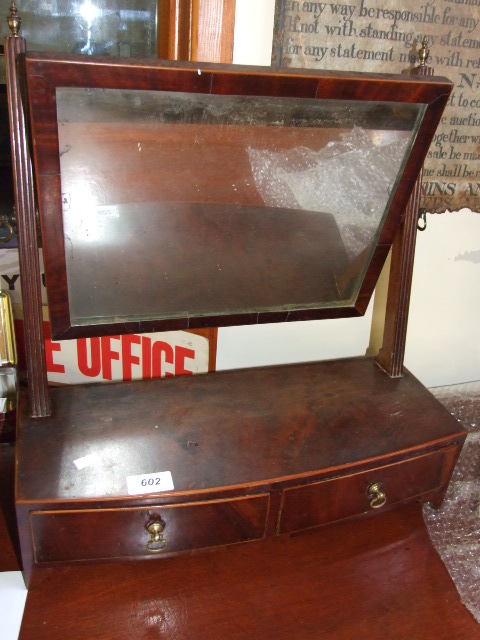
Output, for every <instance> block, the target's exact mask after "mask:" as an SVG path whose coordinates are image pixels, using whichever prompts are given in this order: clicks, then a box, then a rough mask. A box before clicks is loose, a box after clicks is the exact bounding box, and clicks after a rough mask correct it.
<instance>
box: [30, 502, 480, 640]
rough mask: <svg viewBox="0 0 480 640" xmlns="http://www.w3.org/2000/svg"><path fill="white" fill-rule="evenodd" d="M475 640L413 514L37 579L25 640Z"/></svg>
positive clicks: (478, 631)
mask: <svg viewBox="0 0 480 640" xmlns="http://www.w3.org/2000/svg"><path fill="white" fill-rule="evenodd" d="M66 637H68V638H69V640H85V638H88V639H89V640H124V639H125V640H132V639H134V638H142V639H156V638H162V639H164V640H170V639H171V640H173V639H175V640H180V639H182V640H200V639H201V640H205V639H207V638H208V640H226V639H228V640H247V639H249V640H252V639H255V640H264V639H272V640H273V639H275V640H314V639H315V640H323V639H325V640H327V639H328V640H332V639H334V640H352V639H353V638H360V639H364V640H384V639H385V638H386V637H389V638H392V639H394V640H453V639H455V640H475V639H478V638H480V626H479V625H478V624H477V623H476V622H475V621H474V619H473V617H472V616H471V615H470V614H469V613H468V612H467V610H466V609H465V608H464V607H463V605H462V604H461V603H460V600H459V598H458V595H457V593H456V591H455V587H454V585H453V583H452V582H451V580H450V578H449V576H448V575H447V572H446V570H445V567H444V565H443V564H442V562H441V560H440V558H439V557H438V556H437V554H436V552H435V551H434V550H433V547H432V545H431V543H430V540H429V538H428V534H427V531H426V529H425V527H424V525H423V521H422V516H421V510H420V508H419V507H418V506H410V507H407V508H403V509H400V510H397V511H394V512H393V511H392V512H389V513H385V514H383V515H381V516H379V517H378V518H374V519H367V520H364V521H362V522H355V523H348V524H344V525H340V526H334V527H327V528H326V529H323V530H320V531H318V532H316V533H309V534H302V535H299V536H296V537H292V538H277V539H272V540H270V541H268V542H267V543H265V542H262V543H257V542H253V543H250V544H248V545H243V546H240V547H235V548H230V549H228V550H227V551H223V552H217V553H211V554H207V555H202V556H195V557H188V558H175V559H171V560H166V561H165V562H164V563H162V566H161V570H159V569H158V564H157V563H147V564H146V565H145V564H141V565H140V564H138V563H136V564H135V563H132V564H112V565H103V566H102V565H97V566H87V567H75V568H62V569H48V570H41V571H39V572H38V573H37V574H36V575H34V579H33V581H32V585H31V588H30V591H29V595H28V599H27V604H26V610H25V615H24V620H23V624H22V629H21V632H20V640H31V639H32V638H35V639H36V640H57V639H63V638H66Z"/></svg>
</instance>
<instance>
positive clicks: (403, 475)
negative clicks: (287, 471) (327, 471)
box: [279, 446, 458, 533]
mask: <svg viewBox="0 0 480 640" xmlns="http://www.w3.org/2000/svg"><path fill="white" fill-rule="evenodd" d="M457 455H458V447H456V446H450V447H445V448H444V449H441V450H439V451H436V452H433V453H429V454H425V455H422V456H418V457H415V458H411V459H409V460H404V461H402V462H398V463H396V464H391V465H386V466H382V467H377V468H375V469H370V470H368V471H362V472H360V473H356V474H352V475H347V476H342V477H340V478H334V479H332V480H324V481H322V482H316V483H314V484H310V485H303V486H301V487H293V488H291V489H286V490H285V491H284V500H283V507H282V513H281V517H280V522H279V533H291V532H293V531H301V530H302V529H308V528H310V527H317V526H320V525H323V524H327V523H329V522H335V521H337V520H342V519H344V518H349V517H352V516H356V515H360V514H362V513H366V512H368V511H375V510H379V509H382V508H386V507H388V506H389V505H393V504H395V503H398V502H404V501H407V500H411V499H414V498H418V497H420V496H422V495H424V494H428V493H430V492H434V491H435V490H438V491H439V490H441V489H442V488H444V487H445V485H446V483H447V481H448V478H449V475H450V473H451V471H452V469H453V466H454V464H455V461H456V458H457Z"/></svg>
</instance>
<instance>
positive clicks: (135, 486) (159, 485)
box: [127, 471, 174, 496]
mask: <svg viewBox="0 0 480 640" xmlns="http://www.w3.org/2000/svg"><path fill="white" fill-rule="evenodd" d="M127 489H128V495H129V496H138V495H141V494H142V493H160V492H162V491H173V489H174V487H173V479H172V474H171V473H170V471H159V472H158V473H144V474H142V475H139V476H127Z"/></svg>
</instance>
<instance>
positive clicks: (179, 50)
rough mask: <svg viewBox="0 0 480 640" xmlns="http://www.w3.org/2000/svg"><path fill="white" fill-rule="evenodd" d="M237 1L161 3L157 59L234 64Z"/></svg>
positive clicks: (168, 0) (174, 0)
mask: <svg viewBox="0 0 480 640" xmlns="http://www.w3.org/2000/svg"><path fill="white" fill-rule="evenodd" d="M235 6H236V0H158V57H159V58H161V59H168V60H192V61H196V62H200V61H201V62H223V63H231V62H232V61H233V37H234V26H235Z"/></svg>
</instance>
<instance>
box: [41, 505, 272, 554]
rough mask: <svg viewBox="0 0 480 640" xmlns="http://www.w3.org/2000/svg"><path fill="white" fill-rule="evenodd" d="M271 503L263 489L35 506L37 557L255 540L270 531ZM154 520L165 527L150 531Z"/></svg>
mask: <svg viewBox="0 0 480 640" xmlns="http://www.w3.org/2000/svg"><path fill="white" fill-rule="evenodd" d="M268 504H269V496H268V495H267V494H261V495H257V496H251V497H247V498H236V499H230V500H215V501H209V502H198V503H188V504H181V505H168V506H159V507H151V506H150V507H141V506H135V507H128V508H125V509H85V510H69V511H34V512H32V513H31V527H32V536H33V546H34V554H35V561H36V562H37V563H41V562H57V561H74V560H92V559H108V558H125V557H131V556H150V555H151V556H153V555H157V556H158V555H162V553H165V552H166V553H169V552H176V551H178V552H179V551H185V550H189V549H201V548H205V547H213V546H217V545H226V544H233V543H236V542H246V541H248V540H255V539H259V538H263V536H264V534H265V523H266V517H267V511H268ZM152 522H158V523H160V527H159V529H163V530H161V531H159V530H157V531H156V532H155V531H154V530H152V534H149V532H148V531H147V525H148V524H149V523H152ZM155 533H157V539H156V540H155ZM147 543H150V544H149V547H150V548H149V549H147Z"/></svg>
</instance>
